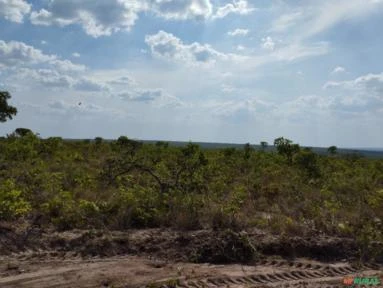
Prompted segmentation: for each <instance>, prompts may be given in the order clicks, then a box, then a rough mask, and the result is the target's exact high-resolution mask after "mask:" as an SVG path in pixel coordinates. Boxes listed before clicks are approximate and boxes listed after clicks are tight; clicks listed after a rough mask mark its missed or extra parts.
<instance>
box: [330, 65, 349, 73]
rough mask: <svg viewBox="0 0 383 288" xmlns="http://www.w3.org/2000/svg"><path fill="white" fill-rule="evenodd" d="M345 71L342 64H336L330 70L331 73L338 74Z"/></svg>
mask: <svg viewBox="0 0 383 288" xmlns="http://www.w3.org/2000/svg"><path fill="white" fill-rule="evenodd" d="M344 72H346V69H345V68H344V67H342V66H337V67H335V68H334V70H332V71H331V74H340V73H344Z"/></svg>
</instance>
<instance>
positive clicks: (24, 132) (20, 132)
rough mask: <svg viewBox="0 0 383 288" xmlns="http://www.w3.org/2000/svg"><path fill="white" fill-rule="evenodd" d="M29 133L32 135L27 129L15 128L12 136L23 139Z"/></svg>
mask: <svg viewBox="0 0 383 288" xmlns="http://www.w3.org/2000/svg"><path fill="white" fill-rule="evenodd" d="M30 133H32V134H33V132H32V130H31V129H28V128H16V130H15V132H13V134H14V135H15V136H18V137H24V136H27V135H28V134H30Z"/></svg>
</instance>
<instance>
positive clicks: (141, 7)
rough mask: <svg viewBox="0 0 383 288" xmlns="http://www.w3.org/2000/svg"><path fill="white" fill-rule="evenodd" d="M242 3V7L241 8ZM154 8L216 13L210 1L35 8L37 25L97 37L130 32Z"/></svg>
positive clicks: (102, 1)
mask: <svg viewBox="0 0 383 288" xmlns="http://www.w3.org/2000/svg"><path fill="white" fill-rule="evenodd" d="M242 2H246V1H244V0H242V1H239V3H238V4H235V9H234V11H233V13H234V12H236V11H237V12H238V13H245V12H246V9H248V8H247V5H244V3H242ZM237 6H238V7H237ZM147 11H151V12H153V13H154V14H155V15H157V16H159V17H162V18H165V19H172V20H186V19H202V20H203V19H209V18H211V15H212V12H213V5H212V3H211V1H210V0H97V1H89V0H87V1H77V0H66V1H62V0H52V1H50V2H49V4H48V6H47V7H44V8H42V9H41V10H39V11H33V12H32V13H31V16H30V20H31V22H32V24H35V25H45V26H50V25H57V26H61V27H63V26H68V25H80V26H81V27H82V28H83V30H84V31H85V33H87V34H88V35H90V36H93V37H100V36H109V35H111V34H113V33H116V32H118V31H130V30H131V28H132V27H133V26H134V25H135V23H136V21H137V19H138V18H139V14H140V13H142V12H147Z"/></svg>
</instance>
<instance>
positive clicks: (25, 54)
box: [0, 40, 56, 66]
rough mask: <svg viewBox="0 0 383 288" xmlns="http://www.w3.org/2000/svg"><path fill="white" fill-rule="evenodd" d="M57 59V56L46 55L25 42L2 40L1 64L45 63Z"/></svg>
mask: <svg viewBox="0 0 383 288" xmlns="http://www.w3.org/2000/svg"><path fill="white" fill-rule="evenodd" d="M55 59H56V56H54V55H46V54H44V53H43V52H42V51H41V50H39V49H36V48H34V47H32V46H29V45H26V44H25V43H23V42H17V41H10V42H5V41H3V40H0V64H3V65H4V66H15V65H21V64H37V63H45V62H49V61H53V60H55Z"/></svg>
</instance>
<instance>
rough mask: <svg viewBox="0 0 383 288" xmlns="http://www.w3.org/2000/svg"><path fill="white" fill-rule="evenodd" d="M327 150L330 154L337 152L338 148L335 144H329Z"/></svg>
mask: <svg viewBox="0 0 383 288" xmlns="http://www.w3.org/2000/svg"><path fill="white" fill-rule="evenodd" d="M327 152H328V153H329V154H331V155H335V154H336V153H337V152H338V148H337V147H336V146H330V147H328V149H327Z"/></svg>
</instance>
